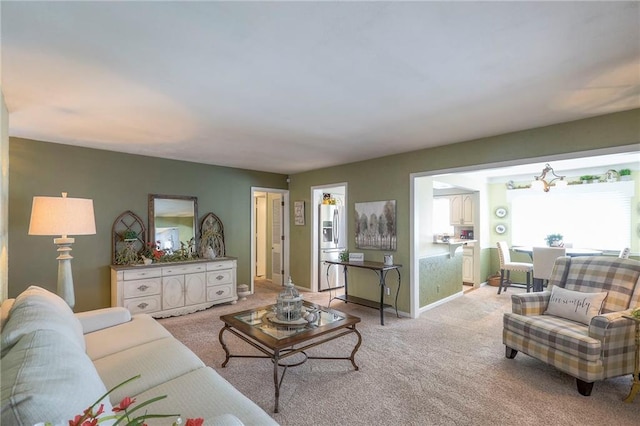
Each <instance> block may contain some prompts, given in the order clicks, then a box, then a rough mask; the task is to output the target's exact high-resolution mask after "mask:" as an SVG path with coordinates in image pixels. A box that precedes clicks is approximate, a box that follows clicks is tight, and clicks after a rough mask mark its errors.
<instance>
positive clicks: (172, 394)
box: [137, 367, 278, 426]
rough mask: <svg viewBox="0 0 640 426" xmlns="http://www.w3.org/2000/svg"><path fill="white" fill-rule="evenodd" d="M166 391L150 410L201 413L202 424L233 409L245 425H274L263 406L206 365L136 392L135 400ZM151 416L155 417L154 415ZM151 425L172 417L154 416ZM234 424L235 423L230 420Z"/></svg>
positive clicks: (215, 421) (186, 415) (189, 414)
mask: <svg viewBox="0 0 640 426" xmlns="http://www.w3.org/2000/svg"><path fill="white" fill-rule="evenodd" d="M161 395H167V397H166V398H165V399H161V400H160V401H157V402H154V403H153V404H152V405H150V406H149V411H150V412H151V410H153V412H154V413H175V412H176V407H180V410H181V412H179V413H177V414H180V415H181V416H182V418H185V419H186V418H196V417H202V418H204V419H205V424H206V425H209V424H216V425H217V424H228V423H219V422H218V421H219V420H220V418H219V416H220V415H221V414H223V413H233V415H234V416H235V417H237V418H238V419H240V421H241V422H242V423H243V424H245V425H257V426H268V425H277V424H278V423H276V421H275V420H273V419H272V418H271V417H270V416H269V415H268V414H267V413H265V411H264V410H262V409H261V408H260V407H259V406H258V405H256V404H255V403H254V402H253V401H251V400H250V399H249V398H247V397H246V396H245V395H243V394H242V393H241V392H240V391H239V390H238V389H236V388H235V387H233V385H232V384H231V383H229V382H228V381H226V380H225V379H224V378H223V377H222V376H220V375H219V374H218V373H216V372H215V371H214V370H213V369H212V368H210V367H204V368H199V369H197V370H194V371H192V372H190V373H187V374H184V375H182V376H180V377H177V378H175V379H173V380H170V381H168V382H165V383H163V384H161V385H159V386H156V387H154V388H151V389H149V390H148V391H146V392H144V393H142V394H140V395H138V396H137V399H138V401H147V400H149V399H151V398H153V397H156V396H161ZM154 420H155V419H154ZM157 420H158V421H157V422H156V421H154V423H153V424H154V425H167V426H168V425H171V422H172V421H173V419H171V418H166V419H157ZM231 424H235V423H231Z"/></svg>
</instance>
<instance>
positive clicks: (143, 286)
mask: <svg viewBox="0 0 640 426" xmlns="http://www.w3.org/2000/svg"><path fill="white" fill-rule="evenodd" d="M148 288H149V286H148V285H144V284H142V285H141V286H140V287H138V290H140V291H146V290H147V289H148Z"/></svg>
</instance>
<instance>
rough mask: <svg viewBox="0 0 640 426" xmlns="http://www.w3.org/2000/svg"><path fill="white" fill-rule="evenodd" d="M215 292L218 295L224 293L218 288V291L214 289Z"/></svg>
mask: <svg viewBox="0 0 640 426" xmlns="http://www.w3.org/2000/svg"><path fill="white" fill-rule="evenodd" d="M216 294H217V295H218V296H222V295H223V294H224V291H222V290H218V291H216Z"/></svg>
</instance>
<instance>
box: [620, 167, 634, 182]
mask: <svg viewBox="0 0 640 426" xmlns="http://www.w3.org/2000/svg"><path fill="white" fill-rule="evenodd" d="M618 174H619V175H620V180H631V169H622V170H620V171H619V172H618Z"/></svg>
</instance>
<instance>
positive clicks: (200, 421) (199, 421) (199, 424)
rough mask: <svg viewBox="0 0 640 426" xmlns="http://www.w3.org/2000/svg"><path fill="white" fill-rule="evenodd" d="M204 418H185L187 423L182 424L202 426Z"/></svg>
mask: <svg viewBox="0 0 640 426" xmlns="http://www.w3.org/2000/svg"><path fill="white" fill-rule="evenodd" d="M203 423H204V419H203V418H201V417H198V418H197V419H187V423H185V425H184V426H202V424H203Z"/></svg>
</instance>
